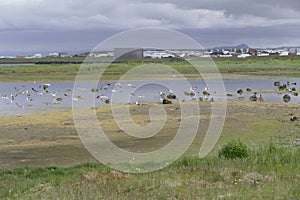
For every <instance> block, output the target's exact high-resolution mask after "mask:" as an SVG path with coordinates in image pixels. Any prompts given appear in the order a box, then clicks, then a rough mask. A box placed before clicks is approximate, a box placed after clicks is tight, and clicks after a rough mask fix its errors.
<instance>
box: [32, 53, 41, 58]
mask: <svg viewBox="0 0 300 200" xmlns="http://www.w3.org/2000/svg"><path fill="white" fill-rule="evenodd" d="M33 58H42V54H40V53H36V54H34V55H33Z"/></svg>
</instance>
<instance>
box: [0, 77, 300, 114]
mask: <svg viewBox="0 0 300 200" xmlns="http://www.w3.org/2000/svg"><path fill="white" fill-rule="evenodd" d="M274 81H275V80H269V79H264V80H261V79H260V80H225V81H224V86H225V90H226V91H225V93H226V94H232V95H233V96H230V97H229V96H226V97H225V98H226V99H227V100H232V101H244V102H247V101H249V96H251V95H253V93H251V94H243V95H239V94H237V90H238V89H243V90H244V91H246V89H247V88H250V89H252V90H256V91H258V93H257V96H259V95H260V94H262V95H263V98H264V101H265V102H282V103H283V101H282V97H283V95H284V94H278V93H276V92H273V93H263V92H260V90H274V91H275V90H276V89H277V87H275V86H274ZM279 81H280V82H281V83H286V82H287V81H289V82H290V83H295V84H296V85H294V84H293V85H290V86H289V87H295V88H296V89H299V88H300V79H299V78H291V79H281V80H279ZM45 84H46V85H48V84H50V86H49V87H48V88H46V89H44V88H43V85H45ZM189 84H190V85H189ZM189 84H182V82H181V81H177V80H168V81H160V82H157V81H153V82H150V81H133V82H122V83H115V82H100V83H98V84H96V83H95V84H92V83H81V84H79V86H80V87H79V86H78V85H77V87H75V88H73V87H74V83H73V82H49V83H32V82H26V83H22V82H21V83H19V82H18V83H13V82H10V83H0V93H1V94H0V95H1V99H0V115H7V114H12V113H26V112H27V111H28V112H30V110H33V109H36V108H38V109H41V108H45V107H71V106H72V103H73V104H74V106H77V105H78V106H84V105H87V103H86V102H89V103H88V105H90V103H91V102H92V103H95V105H103V104H105V100H106V97H107V98H108V99H109V100H110V102H114V103H128V102H130V103H134V102H140V103H142V102H161V96H160V93H161V92H163V93H165V94H169V93H170V92H174V93H175V94H176V96H177V98H178V101H182V100H185V101H189V100H191V99H192V98H197V99H198V98H199V97H202V98H203V99H205V98H207V99H208V100H210V99H211V98H212V97H213V98H214V100H215V101H220V100H224V96H218V95H217V94H215V93H214V91H212V90H211V88H218V87H219V85H217V84H216V83H214V82H213V81H212V82H210V83H209V84H208V85H209V86H210V87H208V85H207V84H206V83H205V82H204V81H202V80H201V81H199V80H193V81H190V82H189ZM46 87H47V86H46ZM170 89H171V90H172V91H170ZM92 90H93V91H92ZM98 90H99V91H98ZM204 90H207V91H208V92H209V93H210V94H211V95H210V96H207V95H203V91H204ZM185 92H188V93H190V92H194V93H195V96H194V97H191V96H188V95H186V94H185ZM286 94H289V95H291V101H290V102H289V104H295V103H300V96H294V95H292V93H289V92H286ZM97 97H98V98H97ZM175 101H176V100H175Z"/></svg>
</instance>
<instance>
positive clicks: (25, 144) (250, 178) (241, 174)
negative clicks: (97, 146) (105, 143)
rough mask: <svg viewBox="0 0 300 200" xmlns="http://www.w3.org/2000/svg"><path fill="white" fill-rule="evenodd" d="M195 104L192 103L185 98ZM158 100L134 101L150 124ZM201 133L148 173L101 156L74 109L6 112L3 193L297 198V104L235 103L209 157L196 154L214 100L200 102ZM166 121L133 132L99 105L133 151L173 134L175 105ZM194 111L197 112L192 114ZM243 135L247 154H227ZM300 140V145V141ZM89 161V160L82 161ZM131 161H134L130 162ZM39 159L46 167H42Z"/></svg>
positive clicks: (141, 119)
mask: <svg viewBox="0 0 300 200" xmlns="http://www.w3.org/2000/svg"><path fill="white" fill-rule="evenodd" d="M186 104H189V102H186ZM151 106H153V104H146V105H144V106H135V105H131V106H130V112H131V114H132V118H133V119H134V121H135V122H136V123H137V124H140V125H145V124H147V123H149V122H148V120H149V117H148V110H149V108H150V107H151ZM199 106H200V109H201V117H200V124H199V130H198V134H197V136H196V138H195V140H194V142H193V144H192V145H191V147H190V148H189V149H188V151H187V152H186V153H185V154H184V155H183V157H181V158H180V159H179V160H178V161H177V162H176V163H174V164H172V165H171V166H169V167H167V168H164V169H162V170H159V171H156V172H151V173H146V174H127V173H122V172H118V171H115V170H112V169H110V168H108V167H106V166H104V165H101V164H99V163H97V162H96V160H95V159H94V158H93V157H91V156H90V155H89V153H88V152H87V151H86V150H85V148H84V147H83V145H82V144H81V142H80V139H79V136H78V134H77V132H76V130H75V127H74V123H73V122H72V112H71V110H69V109H57V110H51V111H49V112H46V111H45V112H43V113H35V114H31V115H23V116H22V115H19V116H9V117H8V116H6V117H4V116H3V117H1V120H0V127H1V144H0V145H1V149H0V154H1V159H0V166H1V169H0V195H1V196H0V198H2V199H149V198H150V199H151V198H154V199H168V198H169V199H176V198H177V199H197V198H198V199H203V198H204V199H299V198H300V190H299V187H298V185H299V184H300V174H299V171H300V163H299V162H300V148H299V146H297V144H296V143H295V141H297V140H299V139H300V135H299V134H300V126H299V122H297V121H296V122H291V121H290V120H289V115H288V114H289V113H294V114H295V115H296V116H299V115H300V109H299V105H287V104H275V103H274V104H273V103H251V102H249V103H242V102H240V103H239V102H230V103H229V104H228V107H227V116H226V122H225V126H224V128H223V131H222V135H221V137H220V139H219V141H218V143H217V145H216V146H215V148H214V149H213V151H212V152H211V154H210V155H209V156H208V157H206V158H202V159H199V158H197V155H198V151H199V147H200V146H201V143H202V141H203V135H204V134H205V132H206V130H207V124H208V120H209V118H210V103H209V102H199ZM164 107H165V109H166V111H167V113H168V122H167V124H166V125H165V128H164V129H163V130H162V131H161V132H160V133H159V135H158V136H157V137H153V139H151V140H143V139H131V138H129V137H128V136H126V135H124V134H121V135H120V131H119V128H118V127H117V125H116V124H115V123H114V122H113V118H112V116H111V114H110V107H109V106H100V107H97V109H96V113H97V116H98V119H99V123H100V124H101V126H102V128H103V130H104V131H105V132H106V134H107V136H108V137H109V138H110V140H111V141H112V142H114V143H115V144H116V145H118V146H119V147H121V148H124V149H125V150H129V151H141V150H143V151H147V150H148V151H149V150H151V148H150V147H158V148H159V147H160V146H163V145H165V144H166V142H167V141H169V140H170V139H172V137H173V136H174V133H175V132H176V129H177V128H178V125H179V123H178V119H179V117H180V109H178V105H177V104H172V105H165V106H164ZM190 117H195V116H190ZM234 138H239V139H241V140H242V141H243V142H244V143H245V144H247V146H248V148H249V150H248V151H249V157H246V158H242V159H241V158H237V159H234V160H230V159H229V160H228V159H225V158H219V157H218V151H219V149H220V148H221V147H222V146H224V144H226V143H227V142H228V141H230V140H232V139H234ZM298 145H299V144H298ZM83 163H85V164H83ZM124 164H127V165H129V167H130V161H128V163H124ZM37 166H40V167H37Z"/></svg>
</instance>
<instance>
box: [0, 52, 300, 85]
mask: <svg viewBox="0 0 300 200" xmlns="http://www.w3.org/2000/svg"><path fill="white" fill-rule="evenodd" d="M201 63H202V64H203V63H205V62H202V61H201ZM142 64H149V63H136V62H129V63H113V64H110V65H109V67H108V68H107V69H106V70H105V72H104V76H103V77H102V80H106V81H110V80H118V79H119V78H120V77H121V76H122V75H123V74H124V73H126V72H128V71H129V70H131V69H133V68H134V67H136V66H139V65H142ZM156 64H162V65H168V66H170V67H172V68H173V69H175V70H177V71H178V72H179V73H181V74H183V75H185V76H186V77H187V78H199V77H200V76H199V75H197V74H198V73H197V71H196V69H195V68H194V67H192V66H191V64H190V63H188V62H160V63H159V62H157V63H156ZM215 64H216V66H217V67H218V69H219V71H220V72H221V73H222V74H223V75H224V76H225V77H226V76H228V75H237V76H238V75H256V76H262V75H265V76H275V77H276V76H286V77H290V76H293V77H300V70H299V69H300V56H294V57H286V58H282V57H271V58H269V59H266V58H247V59H243V60H238V59H234V58H232V59H220V58H216V59H215ZM106 65H107V64H105V63H98V64H86V65H84V67H82V68H83V70H82V73H84V74H87V75H89V74H92V73H97V72H99V71H103V68H104V67H105V66H106ZM80 66H81V65H80V64H60V65H54V64H53V65H32V66H15V67H14V66H6V67H5V66H2V67H0V77H1V81H2V82H7V81H17V82H20V81H74V80H75V77H76V74H77V72H78V70H79V68H80ZM91 67H92V69H93V70H90V69H91ZM202 68H203V70H204V71H205V72H207V73H210V72H214V71H212V70H211V68H210V67H205V64H204V66H202ZM163 72H164V71H162V72H161V73H157V72H155V71H153V70H152V71H151V70H149V71H147V72H145V73H147V74H149V73H150V74H152V75H157V76H161V75H162V73H163ZM167 75H168V73H167V72H166V74H165V76H167ZM169 75H171V74H169Z"/></svg>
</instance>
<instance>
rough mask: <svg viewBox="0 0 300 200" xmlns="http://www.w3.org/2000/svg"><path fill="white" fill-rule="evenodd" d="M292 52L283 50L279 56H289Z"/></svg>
mask: <svg viewBox="0 0 300 200" xmlns="http://www.w3.org/2000/svg"><path fill="white" fill-rule="evenodd" d="M289 54H290V52H289V51H282V52H281V53H280V54H279V56H288V55H289Z"/></svg>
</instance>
